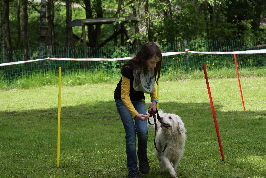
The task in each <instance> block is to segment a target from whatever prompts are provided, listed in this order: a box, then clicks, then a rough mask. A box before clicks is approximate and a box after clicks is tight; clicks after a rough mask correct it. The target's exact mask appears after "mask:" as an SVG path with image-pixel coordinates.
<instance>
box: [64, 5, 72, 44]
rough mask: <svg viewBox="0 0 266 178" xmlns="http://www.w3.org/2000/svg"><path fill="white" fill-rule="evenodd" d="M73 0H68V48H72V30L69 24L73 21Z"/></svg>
mask: <svg viewBox="0 0 266 178" xmlns="http://www.w3.org/2000/svg"><path fill="white" fill-rule="evenodd" d="M71 5H72V0H66V42H65V46H66V47H67V48H69V47H72V36H73V32H72V28H71V27H69V23H70V21H71V20H72V8H71Z"/></svg>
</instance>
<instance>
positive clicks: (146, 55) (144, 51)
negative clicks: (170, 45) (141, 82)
mask: <svg viewBox="0 0 266 178" xmlns="http://www.w3.org/2000/svg"><path fill="white" fill-rule="evenodd" d="M154 56H156V57H158V58H159V62H158V63H157V64H156V67H155V68H154V77H155V81H156V82H158V80H159V78H160V73H161V65H162V53H161V50H160V49H159V47H158V46H157V45H156V44H155V43H154V42H148V43H146V44H144V45H143V46H142V47H141V48H140V50H139V52H138V53H137V55H136V56H135V57H133V58H132V59H130V60H129V61H127V62H126V63H125V64H124V65H123V66H122V67H121V70H123V69H124V68H126V67H133V69H138V70H139V73H142V72H143V73H144V74H147V72H148V67H147V62H146V61H147V60H148V59H150V58H152V57H154Z"/></svg>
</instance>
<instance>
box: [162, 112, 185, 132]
mask: <svg viewBox="0 0 266 178" xmlns="http://www.w3.org/2000/svg"><path fill="white" fill-rule="evenodd" d="M158 120H159V122H160V123H161V127H162V129H168V130H169V129H171V131H172V132H178V133H179V134H183V133H185V132H186V129H185V125H184V123H183V121H182V120H181V118H180V117H179V116H178V115H176V114H170V113H162V112H161V113H160V118H159V119H158Z"/></svg>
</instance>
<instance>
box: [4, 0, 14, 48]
mask: <svg viewBox="0 0 266 178" xmlns="http://www.w3.org/2000/svg"><path fill="white" fill-rule="evenodd" d="M3 9H4V11H3V20H2V23H3V28H4V31H3V37H4V38H5V45H6V48H7V50H8V51H9V50H12V44H11V37H10V28H9V0H3Z"/></svg>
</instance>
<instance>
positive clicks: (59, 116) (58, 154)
mask: <svg viewBox="0 0 266 178" xmlns="http://www.w3.org/2000/svg"><path fill="white" fill-rule="evenodd" d="M61 79H62V72H61V67H59V76H58V129H57V159H56V160H57V162H56V164H57V167H59V163H60V118H61V91H62V80H61Z"/></svg>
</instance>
